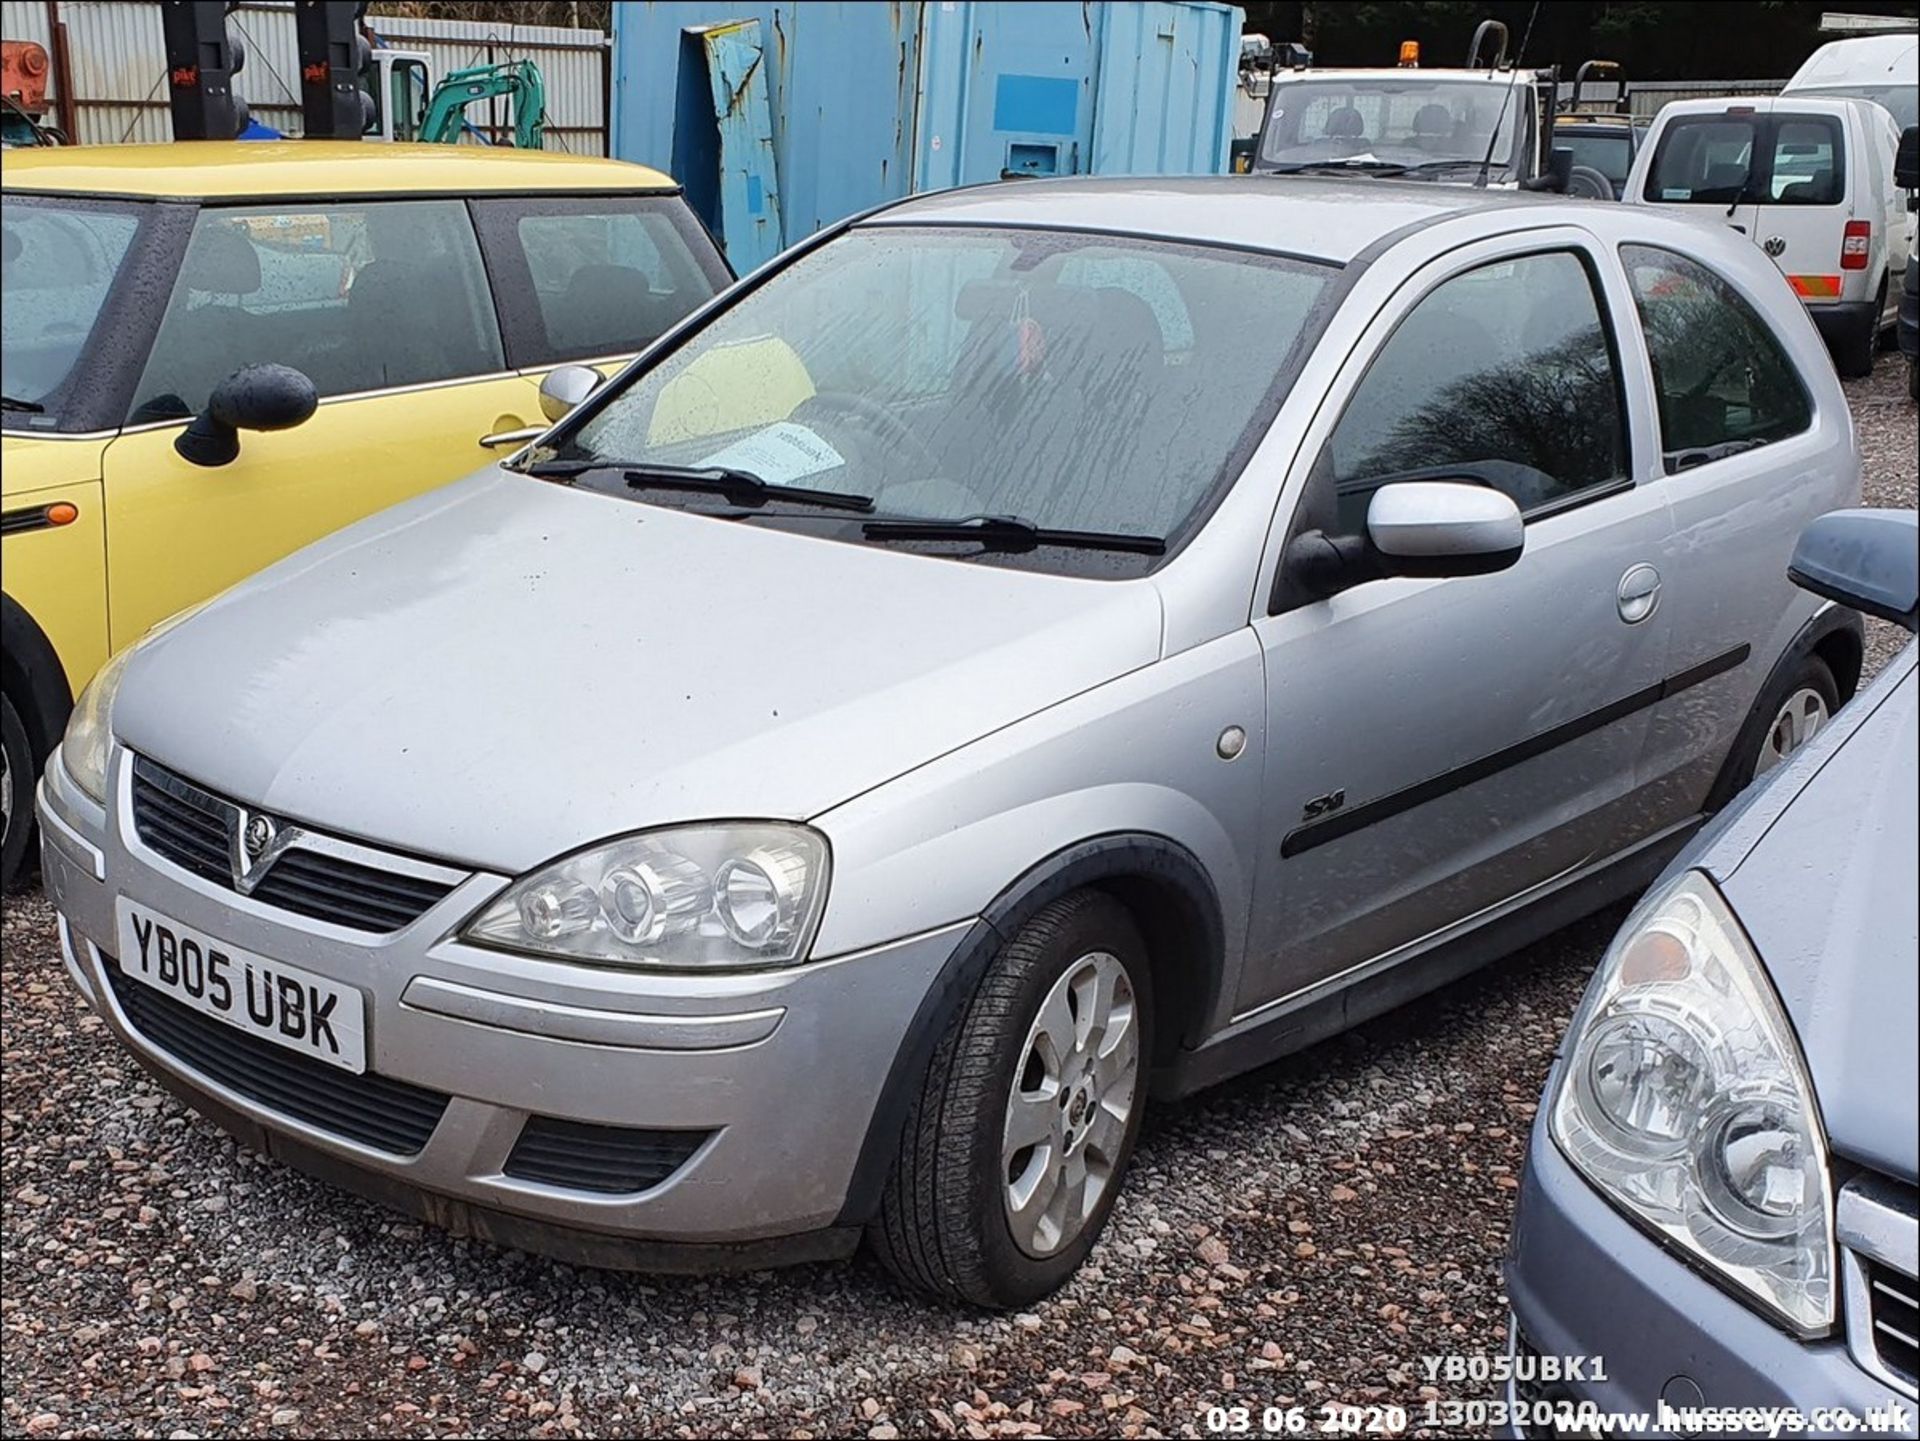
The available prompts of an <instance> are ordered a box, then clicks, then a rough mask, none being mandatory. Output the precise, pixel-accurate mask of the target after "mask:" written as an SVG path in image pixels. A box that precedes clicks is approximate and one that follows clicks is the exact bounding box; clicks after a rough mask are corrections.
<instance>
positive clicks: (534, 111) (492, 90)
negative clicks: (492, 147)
mask: <svg viewBox="0 0 1920 1441" xmlns="http://www.w3.org/2000/svg"><path fill="white" fill-rule="evenodd" d="M502 96H504V97H506V98H507V99H508V100H510V101H512V102H513V111H512V113H513V144H514V148H515V149H518V150H538V149H540V148H541V132H542V130H543V129H544V128H545V126H546V123H547V87H546V82H545V81H544V80H543V79H542V78H541V76H540V67H539V66H538V65H536V64H534V63H533V62H532V61H531V60H508V61H504V62H502V63H501V64H498V65H475V66H473V67H471V68H470V69H466V70H453V71H449V72H448V73H447V74H446V76H444V77H443V78H442V79H441V81H440V83H439V84H438V85H436V86H434V88H433V95H432V96H431V97H430V98H429V99H428V101H427V109H426V113H425V114H424V115H422V116H421V117H420V138H421V139H422V140H424V141H427V142H429V143H438V144H446V145H451V144H453V142H454V141H456V140H458V139H459V138H460V132H461V131H462V130H463V129H465V128H466V124H467V120H466V113H467V107H468V106H469V105H473V104H476V103H477V102H479V101H482V100H493V99H496V98H499V97H502Z"/></svg>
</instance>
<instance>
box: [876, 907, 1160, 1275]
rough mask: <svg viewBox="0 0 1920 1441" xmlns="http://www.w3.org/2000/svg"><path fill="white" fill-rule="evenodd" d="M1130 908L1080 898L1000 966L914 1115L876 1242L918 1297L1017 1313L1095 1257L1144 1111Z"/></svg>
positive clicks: (1138, 977)
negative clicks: (1091, 1255)
mask: <svg viewBox="0 0 1920 1441" xmlns="http://www.w3.org/2000/svg"><path fill="white" fill-rule="evenodd" d="M1150 986H1151V978H1150V975H1149V972H1148V968H1147V951H1146V945H1145V943H1144V942H1143V941H1142V940H1141V937H1140V932H1139V929H1138V928H1137V927H1136V926H1135V925H1134V923H1133V919H1132V917H1131V916H1129V915H1128V913H1127V911H1126V909H1125V908H1124V907H1122V906H1121V905H1120V904H1119V902H1117V901H1115V900H1113V899H1112V898H1111V897H1109V896H1106V895H1104V894H1102V893H1100V892H1098V891H1090V890H1089V891H1075V892H1073V893H1072V894H1071V895H1067V896H1063V897H1062V898H1060V899H1059V900H1057V901H1053V902H1051V903H1050V904H1048V905H1046V906H1045V907H1043V908H1042V909H1041V910H1040V911H1038V912H1037V913H1036V914H1035V915H1034V916H1033V918H1032V919H1031V920H1029V921H1027V922H1026V924H1024V925H1023V926H1021V927H1020V929H1019V930H1018V931H1017V932H1015V934H1014V936H1013V938H1012V939H1011V940H1010V941H1008V942H1007V943H1006V944H1005V945H1004V946H1003V947H1002V948H1001V950H1000V952H999V954H998V955H996V956H995V957H994V958H993V961H992V963H991V964H990V965H989V966H988V968H987V971H986V974H985V975H983V976H982V977H981V979H980V984H979V986H978V988H977V989H976V990H975V991H974V993H973V995H972V997H971V998H969V1000H968V1002H967V1004H966V1008H965V1011H964V1013H963V1014H962V1016H961V1018H960V1020H959V1022H958V1023H957V1024H956V1025H955V1026H954V1027H953V1028H952V1030H951V1031H950V1032H949V1033H948V1034H947V1035H945V1036H943V1037H942V1038H941V1041H940V1044H939V1045H938V1047H937V1048H936V1049H935V1052H934V1055H933V1059H932V1061H931V1063H930V1064H929V1066H928V1068H927V1075H926V1078H925V1080H924V1082H923V1083H922V1085H921V1087H920V1090H919V1093H918V1095H917V1096H915V1097H914V1099H913V1102H912V1104H911V1106H910V1107H909V1110H908V1114H907V1119H906V1124H905V1126H904V1128H903V1131H902V1134H901V1137H900V1145H899V1150H898V1151H897V1152H896V1154H895V1156H894V1160H893V1165H892V1169H891V1172H890V1174H889V1175H888V1178H887V1184H886V1187H885V1189H884V1191H883V1193H882V1196H881V1202H880V1211H879V1214H878V1216H877V1217H876V1218H875V1219H874V1221H873V1223H872V1224H871V1225H870V1226H869V1227H868V1232H867V1239H868V1243H869V1245H871V1246H872V1248H873V1250H874V1253H875V1254H876V1255H877V1256H878V1257H879V1259H880V1260H881V1262H882V1263H883V1264H885V1265H886V1267H887V1268H888V1269H889V1270H890V1271H892V1272H893V1274H894V1275H895V1276H897V1277H899V1278H900V1279H901V1280H902V1281H904V1282H905V1283H906V1284H908V1285H909V1286H912V1287H914V1288H915V1289H918V1290H921V1291H925V1292H928V1293H930V1294H932V1295H934V1296H938V1297H941V1298H943V1299H948V1300H956V1301H966V1302H971V1303H973V1304H974V1305H977V1306H987V1307H993V1308H996V1309H1007V1308H1012V1307H1017V1306H1024V1305H1027V1304H1030V1303H1031V1302H1033V1301H1036V1300H1038V1299H1039V1298H1040V1297H1042V1296H1044V1295H1046V1294H1047V1293H1048V1292H1050V1291H1052V1290H1053V1289H1054V1288H1056V1287H1057V1286H1059V1285H1060V1284H1061V1283H1062V1282H1063V1281H1065V1280H1066V1279H1067V1278H1068V1277H1069V1276H1071V1275H1072V1274H1073V1272H1074V1270H1075V1269H1076V1268H1077V1267H1078V1266H1079V1265H1080V1263H1081V1261H1083V1260H1084V1259H1085V1258H1086V1255H1087V1252H1088V1251H1089V1250H1091V1249H1092V1247H1093V1243H1094V1241H1095V1240H1096V1239H1097V1238H1098V1236H1099V1234H1100V1230H1101V1228H1102V1227H1103V1226H1105V1224H1106V1221H1107V1216H1108V1214H1109V1212H1111V1211H1112V1209H1113V1202H1114V1198H1115V1196H1116V1195H1117V1194H1118V1193H1119V1190H1120V1185H1121V1182H1122V1180H1123V1178H1124V1177H1125V1175H1126V1169H1127V1163H1128V1161H1129V1160H1130V1159H1131V1158H1132V1155H1133V1145H1134V1140H1135V1138H1136V1137H1137V1136H1138V1135H1139V1132H1140V1117H1141V1114H1142V1112H1143V1111H1144V1110H1145V1109H1146V1093H1147V1067H1148V1060H1149V1058H1150V1057H1151V1055H1152V1049H1151V1047H1152V1039H1153V1036H1152V1024H1153V1021H1152V1017H1153V997H1152V991H1151V988H1150Z"/></svg>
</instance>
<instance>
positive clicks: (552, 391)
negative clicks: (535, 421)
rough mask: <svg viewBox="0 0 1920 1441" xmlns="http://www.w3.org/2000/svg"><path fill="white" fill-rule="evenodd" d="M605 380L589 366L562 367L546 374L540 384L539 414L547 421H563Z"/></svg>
mask: <svg viewBox="0 0 1920 1441" xmlns="http://www.w3.org/2000/svg"><path fill="white" fill-rule="evenodd" d="M604 379H605V377H604V376H602V375H601V374H600V372H599V371H597V370H595V369H594V368H593V367H592V366H590V365H562V366H559V367H557V368H555V369H553V370H550V371H548V372H547V378H546V379H545V380H543V381H541V382H540V413H541V414H542V415H544V416H546V418H547V419H548V420H564V419H566V417H567V413H568V412H569V411H571V410H572V409H573V408H574V407H575V406H576V405H578V404H579V403H580V402H581V401H583V400H585V399H586V398H587V397H588V396H589V395H592V394H593V393H594V391H596V390H598V389H599V388H600V385H601V382H602V381H603V380H604Z"/></svg>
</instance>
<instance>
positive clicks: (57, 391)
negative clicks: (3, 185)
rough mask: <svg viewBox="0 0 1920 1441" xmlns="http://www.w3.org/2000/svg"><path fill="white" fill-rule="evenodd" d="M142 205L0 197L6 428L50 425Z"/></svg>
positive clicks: (0, 362)
mask: <svg viewBox="0 0 1920 1441" xmlns="http://www.w3.org/2000/svg"><path fill="white" fill-rule="evenodd" d="M140 216H141V208H140V207H139V206H137V205H132V204H119V203H114V202H106V201H95V200H65V199H60V198H56V197H50V196H35V195H9V196H6V197H5V198H4V199H0V232H3V233H4V237H3V248H0V394H4V395H5V397H6V401H5V410H4V422H5V424H6V425H7V426H9V427H12V428H23V429H37V428H47V427H52V426H54V425H55V424H57V422H58V419H59V409H60V401H61V395H62V392H63V391H65V390H66V388H67V387H68V384H69V382H70V381H71V380H72V379H73V378H74V377H75V375H76V371H77V367H78V366H79V363H80V359H81V357H82V355H83V354H85V352H86V350H87V346H88V342H89V341H90V340H91V339H92V336H93V332H94V328H95V325H96V323H97V322H98V321H99V319H100V312H101V309H102V308H103V307H104V306H105V304H106V300H107V296H108V294H109V293H110V292H111V291H112V289H113V285H114V281H115V279H116V278H117V277H118V276H119V274H120V271H121V268H122V266H123V265H124V263H125V261H126V258H127V253H128V251H129V250H130V249H131V247H132V245H133V240H134V234H135V232H136V231H138V229H139V228H140Z"/></svg>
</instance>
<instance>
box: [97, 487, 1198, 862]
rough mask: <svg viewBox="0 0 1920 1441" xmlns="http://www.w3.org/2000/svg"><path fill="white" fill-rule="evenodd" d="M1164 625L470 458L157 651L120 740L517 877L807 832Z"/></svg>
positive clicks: (983, 569)
mask: <svg viewBox="0 0 1920 1441" xmlns="http://www.w3.org/2000/svg"><path fill="white" fill-rule="evenodd" d="M1160 637H1161V606H1160V601H1159V596H1158V592H1157V590H1156V588H1155V586H1154V584H1153V583H1152V582H1150V581H1146V582H1142V581H1132V582H1126V581H1117V582H1116V581H1095V580H1082V579H1069V578H1063V577H1057V576H1048V575H1040V574H1035V573H1032V572H1027V571H1019V570H1012V569H1008V568H1005V567H1001V566H986V565H977V564H972V563H968V562H955V561H949V560H944V559H935V558H930V557H928V556H925V555H914V554H907V553H902V552H899V551H888V550H884V549H881V548H879V547H875V546H863V545H852V544H844V543H840V542H836V541H829V540H823V539H818V538H814V537H811V536H807V535H803V534H799V533H796V532H794V531H783V530H775V529H771V528H767V527H764V526H760V525H757V524H755V523H753V522H745V523H736V522H729V521H722V520H716V519H711V518H704V517H700V516H696V515H693V514H690V513H688V512H685V511H676V510H672V509H668V508H664V507H659V506H652V505H643V504H636V503H630V502H626V501H623V500H620V499H615V498H610V497H608V496H605V495H595V494H590V493H587V492H584V491H576V490H570V489H568V488H565V487H562V486H558V485H552V484H546V483H542V482H540V481H536V480H532V479H529V478H527V477H524V476H518V475H513V474H510V473H506V472H502V471H498V470H489V471H487V472H483V473H482V474H479V475H476V476H473V477H471V478H469V479H468V480H465V481H461V482H457V483H456V484H454V485H452V486H450V487H447V488H445V489H442V490H438V491H434V492H431V493H429V494H428V495H425V496H422V497H420V498H418V499H416V500H413V501H410V502H407V503H406V504H404V505H401V506H398V507H396V508H394V509H392V510H389V511H386V512H383V513H382V514H380V515H377V516H374V517H372V518H370V519H368V520H365V521H362V522H360V523H359V524H357V525H354V526H351V527H349V528H348V529H346V530H344V531H341V532H339V533H338V534H337V535H335V536H333V537H331V538H329V539H327V540H324V541H321V542H320V543H319V544H317V545H314V546H310V547H308V548H307V549H305V550H303V551H300V552H298V553H296V554H295V555H293V556H291V557H289V558H288V559H286V560H284V561H282V562H280V563H279V564H277V565H275V566H273V567H271V568H269V569H268V570H265V571H263V572H261V573H260V574H259V575H257V576H255V577H254V578H253V579H251V580H249V581H247V582H245V583H244V584H242V585H240V586H238V587H236V588H235V589H234V590H232V591H230V592H228V593H226V594H225V595H224V596H222V597H221V598H219V599H218V600H216V601H215V602H214V603H213V604H212V605H210V606H209V607H207V609H205V610H203V611H202V612H200V613H199V614H198V615H195V616H193V617H192V618H191V619H190V620H188V621H186V622H185V623H183V624H181V625H179V626H177V627H175V628H174V629H172V630H170V631H168V632H166V633H165V634H163V635H161V636H158V637H156V638H155V639H154V640H153V641H152V642H151V643H149V644H148V645H147V646H145V647H144V648H143V649H142V650H141V651H140V652H139V653H137V654H136V655H135V657H134V658H133V660H132V662H131V664H130V665H129V666H128V668H127V672H126V676H125V679H124V680H123V682H122V684H121V688H120V691H119V695H118V698H117V700H116V701H115V703H114V709H113V728H114V731H115V733H116V735H117V736H118V737H119V739H120V740H121V741H122V742H124V743H125V744H127V745H129V746H131V747H132V748H133V749H135V750H136V751H139V752H141V753H143V754H146V755H149V756H151V757H152V758H153V759H155V760H157V761H160V762H161V763H163V764H165V765H167V766H170V767H172V768H174V769H175V770H177V771H179V772H180V773H182V774H184V775H186V776H189V777H191V778H193V779H194V780H197V781H199V782H201V783H202V784H203V785H206V786H208V787H211V788H213V789H215V790H218V791H221V792H224V793H226V794H229V795H232V796H234V797H235V798H237V799H240V800H243V801H247V802H250V803H252V804H253V805H255V806H258V807H260V808H263V809H265V810H268V811H271V812H273V813H275V814H279V815H283V816H286V817H290V818H294V819H298V820H301V821H304V822H306V823H308V824H310V825H313V826H317V827H321V828H325V829H328V830H332V831H336V832H339V833H342V834H346V835H352V836H359V837H363V838H365V839H368V840H371V841H374V842H376V843H379V844H382V845H387V846H392V847H394V848H396V849H401V850H407V851H415V852H419V853H421V854H425V855H430V856H437V857H443V858H447V859H451V860H457V861H462V862H466V863H469V864H473V865H476V866H483V867H487V868H491V869H497V870H502V871H509V872H512V871H520V870H524V869H526V868H528V867H530V866H533V865H535V864H537V863H538V862H541V861H544V860H547V859H549V858H551V857H552V856H554V855H557V854H559V853H562V852H565V851H569V850H573V849H576V848H578V847H580V846H583V845H586V844H588V843H590V842H592V841H596V840H599V839H601V838H603V837H606V836H610V835H614V834H618V833H620V832H624V831H631V830H636V829H640V828H643V827H647V826H654V825H661V824H668V823H672V822H676V821H688V820H702V819H709V818H720V817H785V818H795V819H798V818H804V817H807V816H812V815H815V814H818V813H819V812H820V811H822V810H825V809H827V808H829V807H831V806H833V805H835V804H837V803H839V802H841V801H844V800H846V799H848V798H849V797H851V796H853V795H855V794H857V793H859V792H860V791H862V790H865V789H867V788H868V787H871V786H874V785H878V784H879V783H881V782H883V781H886V780H889V779H891V778H893V777H894V776H896V775H899V774H900V773H902V772H904V771H906V770H908V769H911V768H912V767H914V766H916V765H919V764H921V763H923V762H925V761H927V760H930V759H932V758H933V757H935V756H938V755H940V754H942V753H943V752H945V751H948V750H951V749H953V748H954V747H956V746H960V745H963V744H965V743H966V742H968V741H971V740H974V739H975V738H977V737H979V736H982V735H984V734H986V733H987V732H989V731H992V730H995V729H996V728H998V727H1001V726H1005V725H1008V724H1010V723H1012V722H1013V721H1016V720H1019V719H1021V718H1023V717H1025V716H1028V715H1031V714H1032V713H1034V712H1035V711H1038V710H1040V709H1043V708H1044V707H1046V706H1049V705H1052V704H1054V703H1056V702H1058V701H1061V700H1064V699H1066V698H1067V697H1069V696H1072V695H1074V694H1076V693H1078V692H1080V691H1083V690H1086V689H1088V688H1090V687H1092V686H1095V685H1098V684H1100V683H1101V682H1103V681H1106V680H1109V679H1111V678H1113V677H1115V676H1117V675H1120V674H1123V673H1124V672H1127V671H1129V670H1133V669H1135V668H1137V667H1140V666H1143V665H1146V664H1149V663H1150V662H1152V661H1153V660H1154V659H1156V658H1157V656H1158V654H1159V650H1160Z"/></svg>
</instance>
